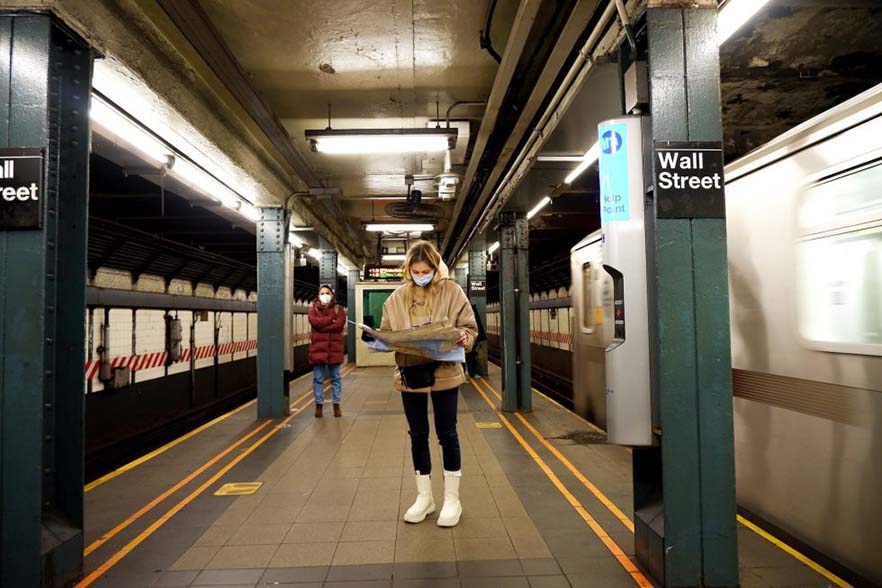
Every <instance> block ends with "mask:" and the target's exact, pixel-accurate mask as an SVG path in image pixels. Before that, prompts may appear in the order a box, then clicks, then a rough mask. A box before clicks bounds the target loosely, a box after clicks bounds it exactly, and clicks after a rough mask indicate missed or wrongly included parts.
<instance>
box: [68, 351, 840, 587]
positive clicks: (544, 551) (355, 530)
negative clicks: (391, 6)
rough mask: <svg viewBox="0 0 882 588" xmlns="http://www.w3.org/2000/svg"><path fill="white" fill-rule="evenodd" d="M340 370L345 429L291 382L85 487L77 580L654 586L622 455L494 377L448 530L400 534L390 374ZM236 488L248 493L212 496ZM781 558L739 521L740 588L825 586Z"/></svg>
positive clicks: (399, 462)
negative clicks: (639, 558) (261, 402)
mask: <svg viewBox="0 0 882 588" xmlns="http://www.w3.org/2000/svg"><path fill="white" fill-rule="evenodd" d="M343 373H344V401H343V413H344V414H343V417H342V418H334V417H333V416H328V412H330V411H326V413H325V414H326V416H325V418H323V419H316V418H314V417H313V414H312V412H313V411H312V394H311V392H310V385H311V381H310V380H309V378H308V377H305V378H301V379H299V380H297V381H295V382H294V383H293V384H292V385H291V399H292V407H293V408H292V415H291V416H290V417H288V418H287V419H284V420H275V421H271V420H268V421H259V420H256V419H255V409H254V404H253V402H251V403H248V404H246V405H245V406H243V407H240V408H239V409H237V410H236V411H233V412H232V413H229V414H228V415H225V416H224V417H221V418H220V419H217V420H215V421H213V422H212V423H209V425H206V426H204V427H201V428H200V429H199V430H197V432H196V433H194V434H190V435H188V436H185V437H184V438H182V439H180V440H178V441H175V442H173V443H172V444H169V445H168V446H166V447H165V448H161V449H160V450H157V451H156V452H154V453H153V454H150V455H148V456H146V458H142V460H139V461H137V462H134V463H133V464H130V465H129V466H126V467H125V468H122V469H121V470H118V471H117V472H114V473H112V474H109V475H108V476H105V478H103V479H101V480H98V481H96V482H94V483H93V484H91V485H90V486H89V487H87V493H86V545H87V546H88V547H87V550H86V553H87V556H86V559H85V572H86V575H85V577H84V579H83V580H81V581H80V583H79V584H78V585H77V586H78V587H81V588H85V587H87V586H92V587H96V588H99V587H101V588H103V587H108V588H109V587H113V588H146V587H176V586H214V587H218V586H237V587H242V586H250V587H254V586H302V587H306V586H353V587H354V586H393V585H394V586H439V587H441V586H443V587H448V586H463V587H467V586H506V587H508V586H511V587H519V586H523V587H526V586H532V587H534V588H540V587H541V588H557V587H565V586H573V587H591V588H619V587H621V588H627V587H631V586H652V583H651V582H650V581H649V580H647V578H646V577H645V576H644V575H643V573H642V572H641V571H640V569H639V567H638V566H637V565H636V564H635V563H634V558H633V542H634V541H633V531H632V529H633V525H632V522H631V517H632V513H631V506H630V505H631V503H632V498H631V473H630V472H631V462H630V455H629V453H628V450H627V449H624V448H621V447H616V446H610V445H605V444H603V443H602V435H601V434H600V433H599V431H598V430H597V429H595V428H593V427H592V426H591V425H590V424H589V423H587V422H585V421H583V420H581V419H580V418H578V417H576V416H575V415H573V414H572V413H570V412H569V411H567V410H565V409H564V408H562V407H560V406H558V405H556V404H554V403H553V402H551V401H550V400H548V399H547V398H545V397H544V396H541V395H539V394H538V393H537V394H536V398H535V400H534V403H533V407H534V411H533V412H532V413H530V414H528V415H521V414H518V413H499V412H497V411H496V407H497V406H498V401H499V399H498V394H499V391H500V390H501V386H500V373H499V370H498V369H496V368H491V374H490V377H489V378H487V379H482V380H477V381H473V382H472V384H471V385H468V386H464V387H462V388H461V402H460V414H459V432H460V439H461V443H462V454H463V479H462V488H461V494H462V502H463V507H464V514H463V517H462V520H461V522H460V524H459V525H458V526H457V527H455V528H452V529H442V528H439V527H438V526H437V525H436V524H435V518H436V517H437V512H436V513H435V514H433V515H430V517H429V518H428V519H427V520H426V521H424V522H423V523H421V524H418V525H410V524H407V523H404V522H403V521H402V520H401V516H402V514H403V512H404V511H405V510H406V509H407V507H408V506H409V505H410V502H411V501H412V500H413V498H414V494H415V489H414V482H413V478H412V471H411V462H410V452H409V441H408V438H407V434H406V424H405V420H404V416H403V414H402V410H401V406H400V398H399V395H398V394H397V393H396V392H394V390H393V389H392V386H391V383H390V378H391V373H390V369H389V368H358V369H356V368H354V366H352V365H348V366H344V371H343ZM440 464H441V461H440V455H439V452H438V447H437V443H436V442H435V441H434V440H433V466H434V467H435V471H436V473H439V472H440V469H441V465H440ZM245 482H260V483H261V485H260V487H259V488H258V489H257V491H256V492H254V493H253V494H250V495H241V496H218V495H216V492H217V491H218V490H219V489H220V488H221V487H222V486H224V485H225V484H228V483H245ZM434 485H435V498H436V501H437V502H438V506H439V508H440V502H441V499H442V496H443V494H442V486H441V476H440V475H436V476H434ZM785 549H786V546H781V545H779V544H778V545H776V544H775V543H774V542H773V541H772V540H770V538H769V537H764V536H762V535H761V534H759V533H758V532H757V531H754V530H752V529H750V528H748V527H746V526H744V524H741V525H739V554H740V555H739V557H740V562H741V563H740V573H741V586H743V587H744V588H759V587H776V588H777V587H785V586H787V587H796V586H802V587H817V588H821V587H826V586H829V585H830V582H829V581H828V579H827V578H825V577H824V576H823V575H821V573H819V572H818V571H815V569H813V567H815V568H816V567H817V566H816V564H814V563H813V562H810V561H808V560H804V561H801V560H800V559H799V558H798V557H794V555H792V554H791V553H788V552H787V551H785ZM822 571H823V570H822Z"/></svg>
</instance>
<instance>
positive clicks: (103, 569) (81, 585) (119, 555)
mask: <svg viewBox="0 0 882 588" xmlns="http://www.w3.org/2000/svg"><path fill="white" fill-rule="evenodd" d="M306 406H309V403H308V402H307V403H306V404H304V405H303V406H302V407H300V408H298V409H297V410H296V411H295V412H293V413H291V414H290V415H288V417H287V418H285V419H284V420H283V421H282V422H281V423H279V424H278V425H276V426H275V427H273V428H271V429H270V430H269V431H268V432H267V433H266V435H264V436H263V437H261V438H260V439H258V440H257V441H255V442H254V443H252V444H251V445H250V446H249V447H248V449H246V450H244V451H243V452H242V453H240V454H239V455H237V456H236V457H235V458H233V459H232V460H231V461H230V463H228V464H227V465H225V466H224V467H223V468H221V469H220V470H218V472H217V473H216V474H214V475H213V476H211V477H210V478H209V479H208V480H206V481H205V482H204V483H203V484H202V485H201V486H199V487H198V488H196V489H195V490H193V491H192V492H191V493H190V494H188V495H187V496H186V498H184V499H183V500H181V501H180V502H178V503H177V504H176V505H174V506H173V507H171V508H170V509H169V510H168V511H166V512H165V514H163V515H162V516H160V517H159V518H158V519H156V520H155V521H153V523H151V524H150V526H149V527H147V528H146V529H144V531H142V532H141V533H140V534H139V535H138V536H137V537H135V538H134V539H132V540H131V541H129V542H128V543H127V544H126V545H125V546H124V547H123V548H122V549H120V550H119V551H117V552H116V553H114V554H113V555H112V556H110V558H108V559H107V561H105V562H104V563H103V564H101V565H100V566H98V567H97V568H95V569H94V570H93V571H92V572H91V573H90V574H89V575H88V576H86V577H85V578H83V579H82V580H80V581H79V582H78V583H77V585H76V588H87V587H88V586H91V585H92V583H93V582H95V580H97V579H98V578H100V577H101V576H102V575H104V574H105V573H107V572H108V570H110V569H111V568H112V567H113V566H115V565H116V564H117V563H119V562H120V560H122V559H123V558H124V557H125V556H127V555H128V554H129V553H131V552H132V551H134V549H135V548H136V547H138V546H139V545H140V544H141V543H143V542H144V541H146V540H147V539H148V538H149V537H150V536H151V535H152V534H153V533H155V532H156V531H157V530H158V529H159V528H160V527H162V526H163V525H164V524H165V523H167V522H168V521H170V520H171V519H172V517H174V516H175V515H176V514H178V513H179V512H180V511H181V510H183V508H184V507H185V506H187V505H188V504H190V503H191V502H193V500H195V499H196V498H197V497H199V495H200V494H202V493H203V492H205V491H206V490H207V489H208V488H209V487H210V486H211V485H212V484H214V483H215V482H217V481H218V480H220V479H221V478H222V477H223V476H224V475H225V474H226V473H227V472H229V471H230V470H231V469H233V468H234V467H235V466H236V465H237V464H238V463H239V462H241V461H242V460H243V459H245V458H246V457H248V456H249V455H251V453H253V452H254V450H256V449H257V448H258V447H260V446H261V445H263V444H264V443H265V442H266V441H267V440H268V439H269V438H270V437H272V436H273V435H275V434H276V433H277V432H279V430H280V429H281V427H282V426H284V425H286V424H288V423H289V422H290V421H291V419H293V418H294V417H295V416H297V414H298V413H299V412H300V411H301V410H303V408H305V407H306Z"/></svg>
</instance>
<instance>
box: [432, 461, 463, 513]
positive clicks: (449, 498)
mask: <svg viewBox="0 0 882 588" xmlns="http://www.w3.org/2000/svg"><path fill="white" fill-rule="evenodd" d="M461 476H462V471H456V472H448V471H447V470H444V505H443V506H442V507H441V514H439V515H438V526H439V527H455V526H456V524H457V523H459V517H461V516H462V504H461V503H460V502H459V480H460V478H461Z"/></svg>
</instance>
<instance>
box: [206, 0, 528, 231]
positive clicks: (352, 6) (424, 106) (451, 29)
mask: <svg viewBox="0 0 882 588" xmlns="http://www.w3.org/2000/svg"><path fill="white" fill-rule="evenodd" d="M517 5H518V2H516V1H515V0H503V1H500V2H499V3H498V6H497V9H496V14H495V17H494V21H493V31H494V34H493V42H494V45H495V46H496V48H497V50H499V51H501V49H502V47H504V43H505V37H506V34H507V31H508V29H509V27H510V23H511V21H512V19H513V18H514V14H515V11H516V10H517ZM200 6H201V7H202V9H203V10H204V12H205V13H206V15H207V17H208V19H209V20H210V22H211V24H212V25H213V26H214V27H215V29H216V30H217V31H218V33H219V35H220V36H221V37H222V39H223V41H224V43H226V45H227V46H228V47H229V48H230V50H231V52H232V53H233V54H234V55H235V58H236V59H237V61H238V62H239V64H240V65H241V67H242V68H243V69H244V70H245V71H246V72H247V74H248V77H249V80H250V82H251V84H252V85H253V86H254V87H255V88H256V89H257V91H258V92H259V93H260V94H261V96H262V97H263V99H264V100H265V101H266V102H267V104H268V105H269V106H270V108H271V109H272V110H273V112H274V114H275V115H276V116H277V117H278V118H279V119H280V120H281V122H282V124H283V125H284V126H285V128H286V129H287V130H288V132H289V133H290V135H291V138H292V140H293V141H294V143H295V144H296V145H297V147H298V148H299V149H300V150H301V151H302V152H303V153H304V154H305V155H306V159H307V161H308V162H309V164H310V165H311V166H312V168H313V170H314V171H315V172H316V174H317V175H318V177H319V178H320V179H321V182H322V184H323V185H324V186H326V187H336V188H340V189H341V190H342V196H343V198H344V199H345V200H344V201H343V208H344V210H345V211H346V212H347V213H348V214H350V215H352V216H355V217H358V218H360V219H361V220H369V219H370V218H372V217H373V218H376V219H378V220H380V219H383V218H384V216H385V215H384V213H383V206H382V204H383V202H382V201H379V202H378V203H377V204H376V205H369V204H367V205H366V204H365V203H364V202H357V201H353V199H358V198H360V197H366V196H390V195H404V194H406V192H407V187H406V185H405V181H404V177H405V175H406V174H433V175H434V174H437V173H440V171H442V170H443V156H438V155H431V156H427V155H426V154H408V155H384V156H380V155H366V156H339V155H336V156H332V155H325V154H319V153H313V152H311V151H310V150H309V145H308V143H307V142H306V140H305V138H304V131H305V130H306V129H323V128H325V127H326V126H328V106H329V105H330V108H331V114H332V119H331V124H332V126H333V127H334V128H410V127H425V126H426V125H427V124H429V120H430V119H431V118H434V117H435V116H436V101H437V102H438V104H439V105H440V113H441V116H442V117H443V116H444V113H445V111H446V109H447V107H448V106H450V105H451V104H453V103H454V102H457V101H481V100H485V99H486V98H487V96H488V94H489V92H490V88H491V86H492V84H493V80H494V77H495V75H496V70H497V68H498V66H497V63H496V62H495V61H494V60H493V58H492V57H490V55H489V54H488V53H487V52H485V51H484V50H482V49H481V47H480V44H479V36H480V31H481V28H482V27H483V26H484V19H485V16H486V10H487V2H485V1H483V0H482V1H475V2H461V1H454V0H446V1H439V0H377V1H374V2H364V1H363V0H335V1H334V2H315V1H313V0H255V1H242V0H201V1H200ZM482 110H483V109H482V108H475V107H463V108H461V109H457V110H456V111H455V113H453V117H454V118H458V119H465V120H466V121H469V120H472V121H475V124H474V129H477V123H478V122H479V121H480V116H481V115H482ZM468 129H469V125H468V124H466V130H468ZM464 140H465V141H466V142H467V141H468V140H469V138H468V136H466V137H465V138H464ZM461 147H464V145H461ZM463 151H465V149H463ZM419 187H420V188H422V189H423V191H424V192H426V193H428V192H430V191H431V190H432V187H431V184H427V185H424V186H419Z"/></svg>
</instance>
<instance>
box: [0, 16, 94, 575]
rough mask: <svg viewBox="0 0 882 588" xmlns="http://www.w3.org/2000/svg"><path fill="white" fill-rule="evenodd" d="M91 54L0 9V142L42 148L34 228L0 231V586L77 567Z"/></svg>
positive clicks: (72, 38) (42, 24)
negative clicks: (37, 219)
mask: <svg viewBox="0 0 882 588" xmlns="http://www.w3.org/2000/svg"><path fill="white" fill-rule="evenodd" d="M92 59H93V54H92V51H91V49H90V48H89V46H88V45H87V44H86V42H85V41H84V40H83V39H81V38H79V37H78V36H76V35H75V34H73V33H71V32H70V31H68V30H67V29H66V28H65V27H64V26H63V25H62V24H61V23H60V22H58V21H57V20H55V18H54V17H52V16H50V15H48V14H44V13H40V14H36V13H33V14H31V13H24V12H17V13H7V14H4V13H0V95H2V96H3V102H2V103H0V147H3V148H8V147H15V148H19V147H37V148H41V149H43V153H44V164H43V176H42V182H43V189H42V194H40V195H39V198H40V201H41V205H40V206H41V212H40V218H41V221H42V222H41V228H32V229H26V230H16V231H5V230H3V229H0V512H2V516H0V585H2V586H22V587H25V586H27V587H31V586H62V585H68V584H69V583H72V581H73V580H74V579H75V578H76V577H77V576H78V575H79V574H80V572H81V570H82V565H83V545H84V543H83V452H84V445H83V419H84V397H83V393H84V390H85V382H84V375H83V368H82V366H83V362H84V360H85V357H84V356H85V349H84V345H83V325H84V324H85V319H86V271H87V267H86V243H87V234H86V229H87V219H88V193H89V192H88V188H89V117H88V113H89V92H90V89H91V76H92Z"/></svg>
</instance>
